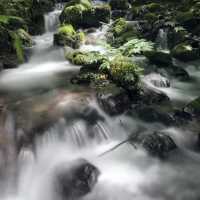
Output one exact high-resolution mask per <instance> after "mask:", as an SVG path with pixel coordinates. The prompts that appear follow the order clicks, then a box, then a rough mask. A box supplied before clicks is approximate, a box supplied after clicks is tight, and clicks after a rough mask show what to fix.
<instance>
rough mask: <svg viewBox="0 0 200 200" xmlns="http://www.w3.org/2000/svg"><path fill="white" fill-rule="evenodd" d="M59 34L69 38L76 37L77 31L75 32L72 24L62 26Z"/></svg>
mask: <svg viewBox="0 0 200 200" xmlns="http://www.w3.org/2000/svg"><path fill="white" fill-rule="evenodd" d="M58 33H59V34H63V35H68V36H74V35H75V34H76V31H75V30H74V28H73V26H72V25H71V24H67V25H64V26H61V27H60V28H59V29H58Z"/></svg>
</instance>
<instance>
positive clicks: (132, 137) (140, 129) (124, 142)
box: [98, 127, 144, 157]
mask: <svg viewBox="0 0 200 200" xmlns="http://www.w3.org/2000/svg"><path fill="white" fill-rule="evenodd" d="M143 130H144V128H142V127H141V128H139V130H138V131H137V132H136V133H135V134H134V135H131V136H130V137H128V138H127V139H126V140H124V141H122V142H120V143H119V144H117V145H115V146H114V147H112V148H111V149H109V150H107V151H105V152H103V153H102V154H100V155H99V156H98V157H102V156H104V155H106V154H108V153H110V152H112V151H114V150H116V149H117V148H119V147H120V146H122V145H124V144H126V143H130V144H131V145H132V146H133V147H134V148H135V149H137V146H136V145H135V143H136V141H135V140H136V139H137V137H138V135H139V133H141V132H142V131H143Z"/></svg>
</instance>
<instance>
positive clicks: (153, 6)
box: [143, 2, 162, 13]
mask: <svg viewBox="0 0 200 200" xmlns="http://www.w3.org/2000/svg"><path fill="white" fill-rule="evenodd" d="M143 7H144V9H146V10H147V11H148V12H154V13H155V12H160V11H161V9H162V6H161V5H160V4H159V3H154V2H153V3H149V4H146V5H144V6H143Z"/></svg>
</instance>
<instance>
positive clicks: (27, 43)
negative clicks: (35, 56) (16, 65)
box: [17, 28, 35, 48]
mask: <svg viewBox="0 0 200 200" xmlns="http://www.w3.org/2000/svg"><path fill="white" fill-rule="evenodd" d="M17 34H18V36H19V38H20V40H21V42H22V45H23V47H24V48H27V47H32V46H33V45H34V44H35V42H34V41H33V39H32V37H31V35H30V34H29V33H27V32H26V31H25V30H24V29H22V28H21V29H18V30H17Z"/></svg>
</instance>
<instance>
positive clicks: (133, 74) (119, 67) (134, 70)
mask: <svg viewBox="0 0 200 200" xmlns="http://www.w3.org/2000/svg"><path fill="white" fill-rule="evenodd" d="M140 72H141V69H140V68H139V66H138V65H137V64H136V63H134V61H133V60H132V59H130V58H128V57H124V56H117V57H114V58H113V59H112V61H111V62H110V74H111V77H112V79H113V80H114V81H116V82H117V83H118V84H120V85H122V86H124V87H126V88H130V87H137V85H138V83H139V74H140Z"/></svg>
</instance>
